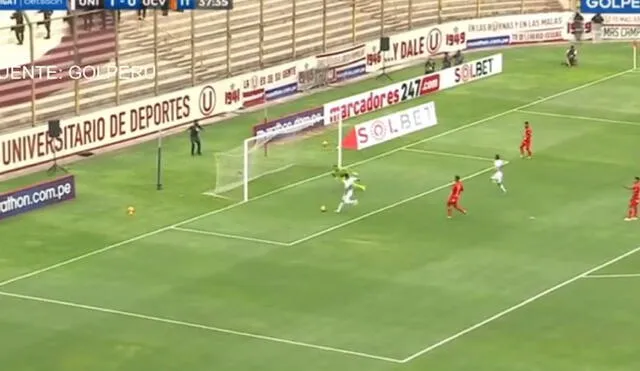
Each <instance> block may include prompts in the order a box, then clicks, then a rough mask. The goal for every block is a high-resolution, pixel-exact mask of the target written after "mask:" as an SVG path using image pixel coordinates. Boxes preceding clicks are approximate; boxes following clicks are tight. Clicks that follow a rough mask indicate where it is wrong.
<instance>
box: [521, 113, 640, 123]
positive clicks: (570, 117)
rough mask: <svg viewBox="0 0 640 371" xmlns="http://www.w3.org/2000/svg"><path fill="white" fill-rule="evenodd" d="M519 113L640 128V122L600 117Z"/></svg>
mask: <svg viewBox="0 0 640 371" xmlns="http://www.w3.org/2000/svg"><path fill="white" fill-rule="evenodd" d="M518 112H521V113H527V114H530V115H537V116H547V117H556V118H562V119H570V120H582V121H592V122H602V123H608V124H617V125H626V126H640V122H633V121H621V120H610V119H605V118H599V117H588V116H576V115H565V114H562V113H551V112H540V111H529V110H518Z"/></svg>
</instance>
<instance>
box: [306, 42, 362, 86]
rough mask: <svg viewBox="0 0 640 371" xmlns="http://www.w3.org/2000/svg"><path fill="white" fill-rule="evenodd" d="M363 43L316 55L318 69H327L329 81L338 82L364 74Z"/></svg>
mask: <svg viewBox="0 0 640 371" xmlns="http://www.w3.org/2000/svg"><path fill="white" fill-rule="evenodd" d="M365 54H366V50H365V44H360V45H356V46H353V47H350V48H347V49H342V50H338V51H335V52H329V53H324V54H320V55H317V56H316V59H317V65H318V68H319V69H324V70H326V71H327V79H328V81H329V82H339V81H344V80H349V79H353V78H356V77H358V76H362V75H364V74H365V73H366V72H367V70H366V66H365V62H366V56H365Z"/></svg>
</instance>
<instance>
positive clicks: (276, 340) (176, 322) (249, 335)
mask: <svg viewBox="0 0 640 371" xmlns="http://www.w3.org/2000/svg"><path fill="white" fill-rule="evenodd" d="M0 296H5V297H11V298H16V299H21V300H29V301H35V302H40V303H47V304H54V305H60V306H65V307H70V308H76V309H84V310H88V311H92V312H99V313H108V314H112V315H117V316H121V317H129V318H136V319H141V320H146V321H152V322H161V323H165V324H169V325H174V326H181V327H189V328H193V329H199V330H205V331H211V332H217V333H221V334H228V335H235V336H241V337H245V338H252V339H258V340H265V341H270V342H273V343H281V344H289V345H294V346H298V347H303V348H310V349H316V350H322V351H326V352H332V353H340V354H345V355H349V356H355V357H360V358H369V359H374V360H378V361H385V362H391V363H401V362H402V361H400V360H398V359H395V358H389V357H384V356H377V355H375V354H368V353H362V352H357V351H353V350H348V349H341V348H334V347H329V346H324V345H317V344H310V343H305V342H301V341H295V340H289V339H281V338H277V337H273V336H266V335H259V334H253V333H250V332H244V331H235V330H231V329H226V328H221V327H214V326H207V325H202V324H198V323H193V322H185V321H179V320H174V319H169V318H163V317H156V316H147V315H144V314H139V313H133V312H127V311H122V310H116V309H108V308H102V307H96V306H92V305H85V304H78V303H72V302H69V301H62V300H55V299H47V298H42V297H38V296H31V295H22V294H15V293H11V292H3V291H0Z"/></svg>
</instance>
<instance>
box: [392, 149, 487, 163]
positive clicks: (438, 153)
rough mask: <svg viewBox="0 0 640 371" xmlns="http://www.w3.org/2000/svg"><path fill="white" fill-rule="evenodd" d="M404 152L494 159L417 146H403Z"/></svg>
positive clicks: (481, 159)
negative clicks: (430, 149)
mask: <svg viewBox="0 0 640 371" xmlns="http://www.w3.org/2000/svg"><path fill="white" fill-rule="evenodd" d="M404 151H406V152H415V153H424V154H426V155H434V156H444V157H456V158H464V159H467V160H479V161H493V160H494V159H492V158H489V157H480V156H473V155H465V154H462V153H453V152H440V151H429V150H426V149H419V148H405V149H404Z"/></svg>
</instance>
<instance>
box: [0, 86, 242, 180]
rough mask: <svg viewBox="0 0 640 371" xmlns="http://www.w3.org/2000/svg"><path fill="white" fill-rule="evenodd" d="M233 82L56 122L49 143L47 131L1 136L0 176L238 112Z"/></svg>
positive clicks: (239, 103)
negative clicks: (56, 132)
mask: <svg viewBox="0 0 640 371" xmlns="http://www.w3.org/2000/svg"><path fill="white" fill-rule="evenodd" d="M241 85H242V83H241V81H240V80H238V79H237V78H234V79H228V80H223V81H220V82H216V83H212V84H207V85H202V86H198V87H194V88H190V89H185V90H181V91H177V92H174V93H168V94H164V95H161V96H158V97H155V98H150V99H145V100H142V101H137V102H134V103H129V104H124V105H121V106H118V107H114V108H110V109H106V110H101V111H97V112H95V113H90V114H87V115H83V116H78V117H73V118H70V119H66V120H61V122H60V127H61V129H62V134H61V135H60V137H59V138H56V139H52V138H49V136H48V127H47V125H40V126H36V127H33V128H29V129H25V130H21V131H17V132H12V133H8V134H5V135H2V136H0V174H5V173H9V172H12V171H16V170H19V169H22V168H26V167H30V166H35V165H38V164H42V163H46V162H49V161H52V160H53V156H54V153H55V155H56V157H57V158H58V159H60V158H63V157H67V156H71V155H74V154H78V153H82V152H87V151H92V150H96V149H99V148H103V147H108V146H112V145H115V144H120V143H124V142H127V141H131V140H134V139H138V138H141V137H144V136H148V135H152V134H156V133H158V132H159V131H162V130H167V129H172V128H176V127H179V126H181V125H187V124H189V123H191V122H192V121H194V120H201V119H204V118H208V117H213V116H216V115H219V114H223V113H228V112H232V111H235V110H237V109H239V108H241V107H242V101H241V99H240V96H239V95H238V92H237V91H236V90H238V89H236V90H231V89H230V88H229V87H230V86H232V87H239V86H241Z"/></svg>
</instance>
